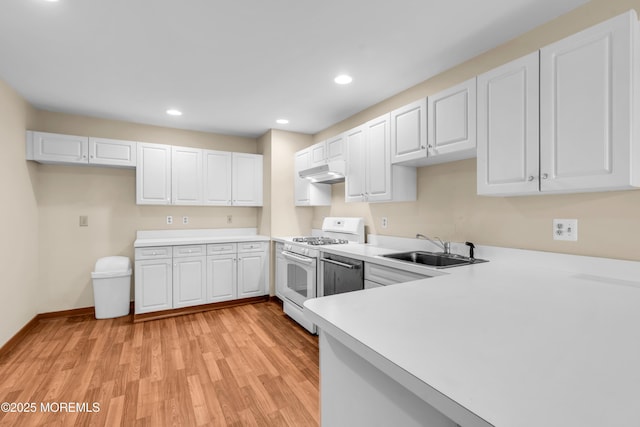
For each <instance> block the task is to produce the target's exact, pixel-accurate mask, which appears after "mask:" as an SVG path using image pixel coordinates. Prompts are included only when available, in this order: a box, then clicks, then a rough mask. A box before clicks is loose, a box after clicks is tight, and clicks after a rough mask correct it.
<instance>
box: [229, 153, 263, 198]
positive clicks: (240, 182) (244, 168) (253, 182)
mask: <svg viewBox="0 0 640 427" xmlns="http://www.w3.org/2000/svg"><path fill="white" fill-rule="evenodd" d="M231 168H232V171H233V176H232V179H231V188H232V189H231V196H232V204H233V205H234V206H262V155H260V154H247V153H233V155H232V166H231Z"/></svg>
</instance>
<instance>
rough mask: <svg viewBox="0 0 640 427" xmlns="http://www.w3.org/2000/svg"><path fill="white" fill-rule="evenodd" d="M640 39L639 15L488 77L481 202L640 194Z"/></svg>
mask: <svg viewBox="0 0 640 427" xmlns="http://www.w3.org/2000/svg"><path fill="white" fill-rule="evenodd" d="M639 30H640V28H639V24H638V20H637V15H636V13H635V11H630V12H627V13H625V14H623V15H620V16H617V17H615V18H613V19H610V20H608V21H605V22H603V23H601V24H598V25H596V26H593V27H591V28H588V29H586V30H584V31H581V32H579V33H577V34H574V35H572V36H570V37H567V38H565V39H563V40H560V41H558V42H556V43H553V44H551V45H549V46H546V47H544V48H542V49H541V50H540V52H539V53H538V52H535V53H533V54H531V55H528V56H526V57H523V58H521V59H518V60H516V61H513V62H511V63H509V64H506V65H503V66H502V67H499V68H496V69H495V70H492V71H490V72H488V73H485V74H483V75H481V76H478V118H479V122H478V194H482V195H526V194H540V193H571V192H585V191H605V190H624V189H629V188H633V187H637V186H640V178H638V177H637V176H634V173H633V172H634V169H635V170H636V171H637V170H639V168H640V150H638V149H634V147H633V145H634V144H638V142H637V141H634V130H635V134H636V135H638V134H639V132H638V126H639V124H640V122H639V121H638V118H637V117H635V116H637V115H638V108H637V103H638V102H639V101H640V96H639V95H640V92H639V89H638V84H637V83H638V82H637V75H638V72H639V69H638V60H640V57H639V56H638V31H639ZM538 55H539V73H540V74H539V79H538ZM538 81H539V82H540V83H539V94H538ZM538 102H539V106H538ZM538 107H539V108H538ZM538 119H539V129H540V131H539V135H538ZM637 138H638V137H637V136H635V139H637ZM635 175H637V173H636V174H635Z"/></svg>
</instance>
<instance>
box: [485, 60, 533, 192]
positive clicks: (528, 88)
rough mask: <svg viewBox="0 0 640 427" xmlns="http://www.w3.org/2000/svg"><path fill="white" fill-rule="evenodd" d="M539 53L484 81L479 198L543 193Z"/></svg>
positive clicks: (503, 69)
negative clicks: (540, 163)
mask: <svg viewBox="0 0 640 427" xmlns="http://www.w3.org/2000/svg"><path fill="white" fill-rule="evenodd" d="M538 68H539V53H538V52H537V51H536V52H534V53H531V54H529V55H527V56H524V57H522V58H519V59H517V60H515V61H512V62H509V63H508V64H505V65H502V66H500V67H498V68H495V69H493V70H491V71H489V72H487V73H484V74H482V75H479V76H478V180H477V182H478V194H480V195H508V194H531V193H537V192H538V191H539V189H538V175H539V173H538V158H539V154H538V147H539V133H538V118H539V108H538V107H539V102H538V99H539V97H538V93H539V90H538V88H539V83H538V76H539V70H538Z"/></svg>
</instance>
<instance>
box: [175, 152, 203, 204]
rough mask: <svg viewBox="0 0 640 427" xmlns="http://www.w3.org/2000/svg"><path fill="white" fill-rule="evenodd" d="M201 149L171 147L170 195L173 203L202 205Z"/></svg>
mask: <svg viewBox="0 0 640 427" xmlns="http://www.w3.org/2000/svg"><path fill="white" fill-rule="evenodd" d="M203 181H204V180H203V177H202V150H200V149H198V148H187V147H176V146H173V147H171V197H172V203H173V204H174V205H202V204H203V201H202V200H203V198H202V189H203Z"/></svg>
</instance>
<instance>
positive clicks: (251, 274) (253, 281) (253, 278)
mask: <svg viewBox="0 0 640 427" xmlns="http://www.w3.org/2000/svg"><path fill="white" fill-rule="evenodd" d="M266 258H267V257H266V254H265V253H264V252H249V253H241V254H238V298H247V297H255V296H261V295H265V294H266V293H267V288H266V283H267V281H266V269H265V266H266V264H265V263H266Z"/></svg>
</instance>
